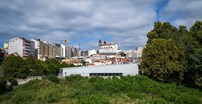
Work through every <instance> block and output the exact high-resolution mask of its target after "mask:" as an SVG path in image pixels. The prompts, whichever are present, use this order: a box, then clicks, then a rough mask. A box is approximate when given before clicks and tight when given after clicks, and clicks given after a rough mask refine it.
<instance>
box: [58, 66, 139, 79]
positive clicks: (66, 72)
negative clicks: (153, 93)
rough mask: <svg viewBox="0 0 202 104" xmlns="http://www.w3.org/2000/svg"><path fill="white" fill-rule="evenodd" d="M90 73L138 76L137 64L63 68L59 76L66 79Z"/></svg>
mask: <svg viewBox="0 0 202 104" xmlns="http://www.w3.org/2000/svg"><path fill="white" fill-rule="evenodd" d="M90 73H122V74H123V76H127V75H137V74H138V65H137V64H121V65H106V66H91V67H74V68H61V70H60V72H59V76H62V77H65V76H70V75H74V74H80V75H81V76H87V77H88V76H89V75H90Z"/></svg>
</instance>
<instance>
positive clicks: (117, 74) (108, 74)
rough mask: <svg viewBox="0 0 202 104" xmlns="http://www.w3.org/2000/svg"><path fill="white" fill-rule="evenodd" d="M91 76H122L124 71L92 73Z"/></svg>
mask: <svg viewBox="0 0 202 104" xmlns="http://www.w3.org/2000/svg"><path fill="white" fill-rule="evenodd" d="M89 75H90V76H122V75H123V73H90V74H89Z"/></svg>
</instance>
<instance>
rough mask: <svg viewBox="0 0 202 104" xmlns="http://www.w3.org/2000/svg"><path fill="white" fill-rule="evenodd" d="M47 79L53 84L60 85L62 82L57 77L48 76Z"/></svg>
mask: <svg viewBox="0 0 202 104" xmlns="http://www.w3.org/2000/svg"><path fill="white" fill-rule="evenodd" d="M45 78H47V79H48V80H49V81H51V82H53V83H59V82H60V80H59V79H58V78H57V76H55V75H49V76H47V77H45Z"/></svg>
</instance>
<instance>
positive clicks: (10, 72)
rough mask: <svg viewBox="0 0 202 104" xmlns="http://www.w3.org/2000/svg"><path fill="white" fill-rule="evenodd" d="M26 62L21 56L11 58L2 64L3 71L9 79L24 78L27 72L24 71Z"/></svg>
mask: <svg viewBox="0 0 202 104" xmlns="http://www.w3.org/2000/svg"><path fill="white" fill-rule="evenodd" d="M24 63H25V61H24V59H22V58H21V57H20V56H9V57H7V58H5V60H4V61H3V63H2V69H3V70H4V72H5V76H6V77H7V78H8V77H14V78H16V77H18V78H20V77H24V75H26V73H27V70H25V69H24V65H25V64H24Z"/></svg>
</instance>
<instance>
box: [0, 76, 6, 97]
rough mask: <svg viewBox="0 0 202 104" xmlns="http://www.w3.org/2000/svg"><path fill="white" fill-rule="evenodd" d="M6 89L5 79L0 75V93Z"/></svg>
mask: <svg viewBox="0 0 202 104" xmlns="http://www.w3.org/2000/svg"><path fill="white" fill-rule="evenodd" d="M5 91H6V80H5V79H4V78H1V77H0V94H3V93H4V92H5Z"/></svg>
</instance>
